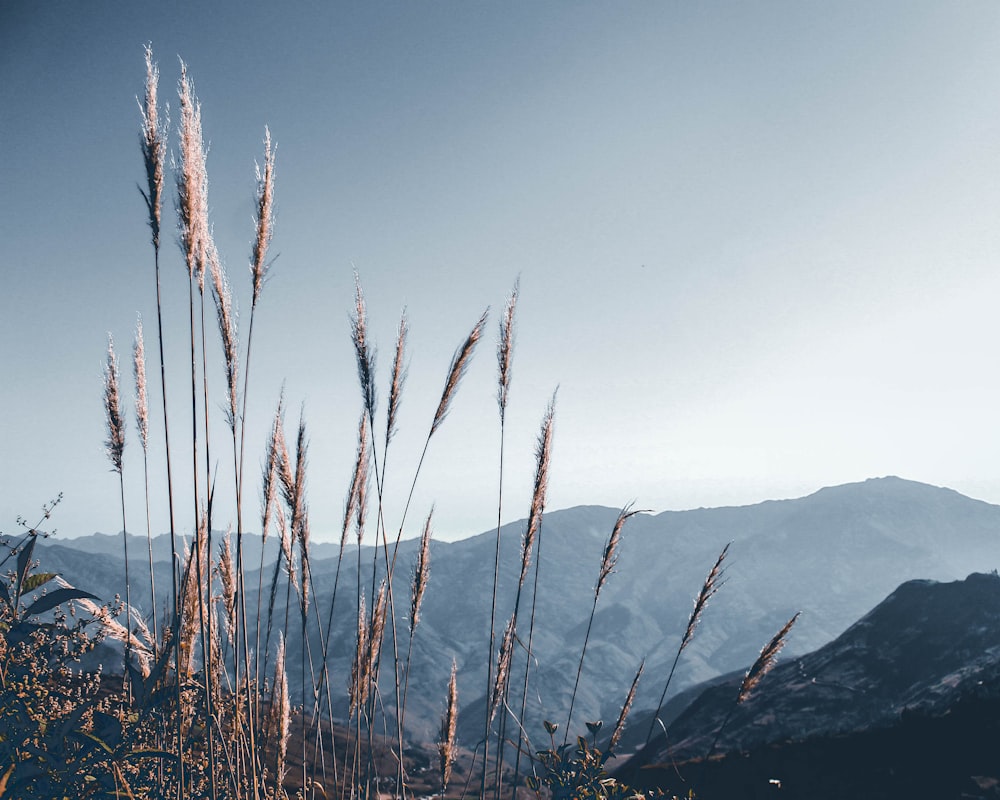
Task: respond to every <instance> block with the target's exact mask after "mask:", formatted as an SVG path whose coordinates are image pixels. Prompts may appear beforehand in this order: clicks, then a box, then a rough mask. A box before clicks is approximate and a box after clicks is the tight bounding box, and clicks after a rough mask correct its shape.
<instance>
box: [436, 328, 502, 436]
mask: <svg viewBox="0 0 1000 800" xmlns="http://www.w3.org/2000/svg"><path fill="white" fill-rule="evenodd" d="M489 313H490V310H489V309H488V308H487V309H486V310H485V311H484V312H483V315H482V316H481V317H480V318H479V321H478V322H477V323H476V324H475V325H474V326H473V328H472V330H471V331H470V332H469V335H468V337H466V339H465V341H464V342H463V343H462V344H461V346H459V348H458V349H457V350H456V351H455V355H454V356H452V359H451V366H450V367H449V368H448V379H447V380H446V381H445V383H444V391H443V392H442V393H441V402H439V403H438V407H437V411H436V412H434V421H433V422H432V423H431V431H430V433H429V434H428V436H433V435H434V432H435V431H436V430H437V429H438V428H439V427H441V423H442V422H444V418H445V417H446V416H447V415H448V409H449V408H450V407H451V401H452V400H453V399H454V397H455V392H457V391H458V385H459V384H460V383H461V382H462V377H463V376H464V375H465V371H466V370H467V369H468V368H469V361H470V360H471V359H472V354H473V353H474V352H475V350H476V345H477V344H478V343H479V340H480V339H481V338H482V335H483V327H484V326H485V325H486V318H487V316H488V315H489Z"/></svg>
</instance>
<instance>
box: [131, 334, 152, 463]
mask: <svg viewBox="0 0 1000 800" xmlns="http://www.w3.org/2000/svg"><path fill="white" fill-rule="evenodd" d="M132 372H133V374H134V375H135V423H136V427H137V428H138V430H139V441H140V442H142V449H143V452H148V450H149V397H148V394H147V392H146V345H145V343H144V342H143V338H142V317H139V318H138V319H137V320H136V323H135V342H134V343H133V345H132Z"/></svg>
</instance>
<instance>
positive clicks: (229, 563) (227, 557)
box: [216, 533, 236, 645]
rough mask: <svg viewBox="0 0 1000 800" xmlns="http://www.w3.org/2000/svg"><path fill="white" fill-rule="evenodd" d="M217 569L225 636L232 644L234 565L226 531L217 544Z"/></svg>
mask: <svg viewBox="0 0 1000 800" xmlns="http://www.w3.org/2000/svg"><path fill="white" fill-rule="evenodd" d="M216 569H217V571H218V575H219V583H220V584H221V586H222V608H223V610H224V611H225V615H226V636H227V638H228V640H229V644H230V645H232V643H233V637H234V636H235V635H236V565H235V563H234V562H233V550H232V547H231V546H230V544H229V534H228V533H227V534H226V535H225V536H224V537H223V539H222V543H221V544H220V545H219V560H218V566H217V568H216Z"/></svg>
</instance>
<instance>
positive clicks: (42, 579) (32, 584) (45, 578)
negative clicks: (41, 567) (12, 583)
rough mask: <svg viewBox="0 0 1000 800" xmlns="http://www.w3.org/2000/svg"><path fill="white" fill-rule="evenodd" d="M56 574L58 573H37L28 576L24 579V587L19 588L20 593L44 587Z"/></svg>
mask: <svg viewBox="0 0 1000 800" xmlns="http://www.w3.org/2000/svg"><path fill="white" fill-rule="evenodd" d="M58 574H59V573H58V572H39V573H37V574H35V575H29V576H28V577H27V578H25V580H24V585H23V586H21V591H22V592H33V591H35V589H37V588H39V587H40V586H44V585H45V584H46V583H48V582H49V581H50V580H52V579H53V578H54V577H56V575H58Z"/></svg>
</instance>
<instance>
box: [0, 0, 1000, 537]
mask: <svg viewBox="0 0 1000 800" xmlns="http://www.w3.org/2000/svg"><path fill="white" fill-rule="evenodd" d="M998 34H1000V6H997V5H996V4H995V3H992V2H964V3H962V4H953V3H945V2H875V3H872V2H856V3H852V2H845V3H826V2H762V3H754V4H748V3H737V2H700V3H682V2H658V3H652V2H648V3H639V2H636V3H587V2H576V3H547V4H537V3H508V4H486V3H458V2H437V3H429V2H419V3H412V2H410V3H368V4H347V3H339V2H334V3H305V2H304V3H296V4H287V5H276V4H273V3H271V4H264V3H256V2H241V3H228V2H226V3H213V4H202V3H169V4H168V3H146V2H136V3H112V2H90V3H79V2H47V3H31V2H21V1H20V0H14V1H13V2H12V1H11V0H6V1H5V2H3V3H0V145H2V147H3V152H4V156H5V157H4V158H3V159H2V160H0V187H2V192H0V274H2V280H3V286H4V288H3V291H2V293H0V335H2V337H3V338H2V341H3V343H4V350H3V358H4V361H5V370H4V374H5V377H6V380H5V381H4V382H3V385H2V386H0V403H2V408H3V409H4V412H5V413H4V414H3V418H4V420H5V422H4V429H3V435H2V439H3V445H4V458H3V459H2V460H0V482H2V485H3V486H4V490H3V492H2V494H0V529H2V530H4V531H7V532H12V531H13V530H14V529H15V527H16V526H15V524H14V519H15V517H16V516H17V515H18V514H22V515H24V516H27V517H33V516H34V514H35V509H37V508H38V507H39V506H40V505H41V503H42V502H44V501H45V500H47V499H48V498H49V497H51V496H53V495H55V494H56V493H57V492H60V491H62V492H64V493H65V500H64V502H63V505H62V506H61V508H60V509H59V511H58V513H57V515H56V519H55V525H56V527H57V528H59V530H60V532H61V534H62V535H73V534H77V533H89V532H92V531H94V530H102V531H106V532H111V531H115V530H119V529H120V527H121V522H120V518H119V511H118V495H117V491H118V490H117V479H116V477H115V476H113V475H112V474H111V473H110V472H108V466H107V461H106V459H105V457H104V455H103V451H102V441H103V439H104V430H103V425H104V422H103V413H102V408H101V366H102V360H103V355H104V348H105V337H106V334H107V332H109V331H110V332H112V333H113V334H114V335H115V338H116V341H117V342H118V345H119V348H120V349H121V351H122V352H123V354H124V353H127V351H128V347H129V343H130V341H131V336H132V328H133V325H134V321H135V316H136V314H137V313H141V314H142V316H143V319H144V321H145V324H146V328H147V337H151V336H152V332H153V328H154V322H155V318H156V307H155V295H154V284H153V266H152V251H151V247H150V245H149V241H148V231H147V228H146V226H145V221H144V208H143V204H142V199H141V198H140V196H139V193H138V191H137V189H136V185H137V183H138V182H139V181H140V180H142V178H143V173H142V164H141V160H140V155H139V147H138V124H139V112H138V108H137V105H136V100H135V98H136V96H137V95H139V94H140V93H141V91H142V81H143V55H142V46H143V45H144V44H145V43H146V42H151V43H152V46H153V49H154V53H155V57H156V59H157V60H158V62H159V64H160V71H161V86H160V88H161V95H162V97H163V98H164V99H165V100H168V101H169V102H170V105H171V109H172V110H173V109H175V108H176V105H177V103H176V91H175V89H176V81H177V77H178V75H179V68H178V60H177V58H178V56H180V57H183V58H184V60H185V61H186V62H187V63H188V65H189V68H190V72H191V75H192V76H193V78H194V81H195V85H196V89H197V92H198V95H199V97H200V99H201V101H202V103H203V121H204V127H205V138H206V140H207V141H208V142H209V143H210V152H209V159H208V167H209V176H210V181H211V187H210V202H211V206H212V219H213V224H214V229H215V233H216V239H217V242H218V244H219V248H220V251H221V253H222V256H223V259H224V261H225V263H226V267H227V269H228V271H229V273H230V277H231V279H232V281H233V283H234V286H235V288H236V291H237V294H238V296H239V301H240V307H241V308H242V309H243V310H244V312H248V311H249V282H248V278H247V272H246V263H247V257H248V253H249V247H250V239H251V236H252V221H251V216H252V193H253V165H254V160H255V159H259V158H260V157H261V138H262V135H263V129H264V126H265V125H269V126H270V129H271V131H272V135H273V138H274V140H275V142H276V144H277V175H278V177H277V215H278V218H277V229H276V233H275V238H274V243H273V252H275V253H277V254H278V257H277V259H276V261H275V263H274V266H273V272H272V275H273V277H272V279H271V282H270V284H269V285H268V286H267V289H266V291H265V294H264V296H263V298H262V301H261V307H260V309H259V314H260V316H259V317H258V320H257V322H255V326H257V325H259V327H255V332H254V340H255V344H254V347H255V354H254V357H253V358H254V361H253V364H252V366H251V369H252V381H251V388H250V402H249V412H248V430H249V433H248V437H249V442H250V450H249V458H248V463H249V466H248V478H247V480H248V481H249V482H250V483H251V484H252V486H253V488H252V489H251V490H250V491H249V492H248V497H249V498H250V503H249V505H250V507H251V509H252V510H251V512H250V517H251V518H253V516H254V515H255V514H256V502H257V491H258V490H257V488H256V486H257V465H258V464H259V462H260V459H261V456H262V453H263V448H264V437H265V431H266V427H267V424H268V419H269V417H270V414H271V413H272V412H273V409H274V406H275V404H276V402H277V398H278V396H279V393H280V391H281V387H282V385H284V387H285V392H286V397H287V402H288V406H289V415H288V424H289V425H290V426H291V425H294V423H295V421H296V419H297V416H298V412H299V409H300V407H303V408H304V410H305V415H306V420H307V423H308V425H309V430H310V437H311V450H310V472H309V475H310V477H309V487H310V507H311V512H312V519H313V528H314V531H315V535H317V536H319V537H324V538H325V536H326V535H327V534H328V533H329V534H330V535H332V531H334V530H336V529H337V528H338V526H339V524H340V522H339V518H340V514H341V509H342V502H343V496H344V493H345V491H346V487H347V482H348V479H349V470H350V461H351V459H352V457H353V450H354V442H353V437H354V428H355V420H356V418H357V414H358V411H359V402H360V395H359V392H358V390H357V387H356V384H355V378H354V367H353V363H352V351H351V346H350V341H349V314H350V311H351V307H352V300H353V298H352V291H353V270H355V269H356V270H357V271H358V273H359V274H360V276H361V280H362V283H363V285H364V288H365V291H366V295H367V299H368V305H369V312H370V316H371V324H372V328H373V334H374V335H375V337H376V339H377V340H378V342H379V344H380V365H381V367H382V370H383V372H382V383H381V386H380V388H381V391H382V394H383V397H384V393H385V390H384V385H385V378H384V372H385V370H386V369H387V368H388V365H389V362H390V360H391V350H392V337H393V334H394V330H395V325H396V322H397V319H398V314H399V312H400V310H401V308H403V307H404V306H405V307H406V308H407V311H408V314H409V317H410V322H411V336H412V338H411V341H412V350H411V357H410V372H409V374H410V379H409V383H408V385H407V393H406V396H405V398H404V401H403V403H404V405H403V417H402V420H401V430H400V434H399V437H398V439H397V440H395V441H394V443H393V450H392V451H391V454H390V467H389V474H388V477H387V490H386V491H387V495H388V497H389V498H390V499H389V500H388V502H387V512H388V515H389V518H390V520H392V519H393V518H395V519H396V520H398V514H399V509H400V506H401V501H400V500H399V498H401V497H403V496H405V493H406V490H407V489H408V486H409V481H410V477H411V475H412V472H413V469H414V468H415V465H416V461H417V458H418V457H419V448H420V445H421V444H422V441H423V437H424V435H425V433H426V430H427V427H428V425H429V422H430V418H431V415H432V414H433V411H434V408H435V407H436V405H437V400H438V397H439V394H440V391H441V385H442V383H443V381H444V376H445V372H446V370H447V366H448V361H449V359H450V357H451V353H452V350H453V349H454V347H455V346H456V345H457V344H458V343H459V341H461V339H462V338H463V337H464V335H465V334H466V332H467V331H468V329H469V328H470V327H471V325H472V323H473V322H474V321H475V320H476V318H477V317H478V316H479V314H480V313H481V311H482V310H483V308H485V307H486V306H487V305H490V306H492V308H493V312H494V313H493V316H492V318H491V321H490V327H489V334H488V336H487V338H486V341H485V342H484V343H483V347H482V349H481V350H480V352H479V353H478V356H477V359H476V361H475V363H474V365H473V368H472V369H471V370H470V372H469V374H468V376H467V378H466V381H465V383H464V385H463V387H462V390H461V392H460V394H459V395H458V397H457V400H456V403H455V406H454V409H453V412H452V414H451V416H450V417H449V419H448V421H447V424H446V425H445V426H444V427H443V428H442V429H441V430H440V431H439V433H438V434H436V435H435V437H434V441H433V442H432V446H431V448H430V453H429V455H428V461H427V464H426V466H425V471H424V472H423V473H422V475H421V478H420V482H419V484H418V487H417V492H416V495H415V498H414V516H413V518H412V525H411V526H410V527H412V528H413V530H412V531H409V530H408V532H409V533H416V532H417V530H416V527H417V525H418V524H419V519H420V518H421V517H422V516H423V514H425V513H426V510H427V509H428V508H429V507H430V505H431V504H432V503H436V508H437V512H436V518H437V531H438V535H440V536H442V537H456V536H461V535H467V534H471V533H477V532H480V531H482V530H486V529H488V528H489V527H490V526H491V525H493V524H495V521H496V480H497V467H496V463H497V458H498V422H497V413H496V405H495V401H494V394H495V377H494V373H495V358H494V354H493V352H492V350H493V345H494V339H495V331H496V322H497V319H498V315H499V311H500V309H501V308H502V305H503V302H504V299H505V296H506V295H507V293H508V292H509V290H510V288H511V286H512V285H513V283H514V281H515V280H516V279H517V278H518V277H520V281H521V290H522V298H521V303H520V306H519V317H518V348H517V352H516V355H515V366H514V383H513V389H512V398H511V407H510V413H509V426H508V438H507V449H506V458H507V464H506V466H507V473H506V487H505V499H504V509H503V516H504V519H515V518H518V517H521V516H524V514H525V513H526V511H527V508H528V503H529V499H530V498H529V493H530V484H531V479H532V471H533V447H534V439H535V436H536V433H537V427H538V423H539V421H540V419H541V416H542V413H543V411H544V408H545V404H546V402H547V401H548V398H549V397H550V395H551V393H552V392H553V390H554V389H555V387H556V386H558V387H559V395H558V401H557V411H556V440H555V448H554V463H553V467H552V477H551V489H550V496H549V506H550V508H560V507H566V506H571V505H578V504H585V503H595V504H603V505H611V506H620V505H622V504H624V503H626V502H628V501H630V500H636V501H637V502H638V504H639V505H640V506H642V507H648V508H653V509H657V510H664V509H680V508H689V507H695V506H702V505H705V506H715V505H727V504H743V503H750V502H757V501H760V500H764V499H768V498H777V497H790V496H798V495H801V494H805V493H808V492H810V491H813V490H815V489H818V488H820V487H821V486H823V485H829V484H834V483H843V482H847V481H854V480H861V479H864V478H867V477H872V476H876V475H885V474H898V475H901V476H904V477H909V478H913V479H916V480H922V481H926V482H929V483H935V484H939V485H947V486H951V487H952V488H955V489H958V490H960V491H964V492H966V493H968V494H971V495H973V496H976V497H981V498H983V499H986V500H989V501H991V502H1000V457H998V453H1000V422H998V412H997V409H1000V377H998V376H1000V370H998V369H997V366H996V365H997V363H998V352H1000V315H998V314H997V313H996V307H997V301H998V299H1000V276H998V271H997V269H996V266H997V262H998V258H1000V225H998V220H1000V49H998V48H997V47H996V42H997V41H998ZM171 116H172V117H173V118H174V119H175V120H176V114H175V113H172V115H171ZM174 134H175V131H173V130H172V131H171V137H172V140H173V137H174ZM166 211H167V215H168V218H169V219H172V216H171V215H170V212H171V211H172V200H171V201H169V202H168V207H167V209H166ZM175 238H176V237H174V236H173V234H172V232H171V233H170V235H168V236H166V237H165V240H166V241H165V246H164V255H163V275H164V294H165V309H164V311H165V315H166V318H165V325H166V328H167V330H166V334H165V336H166V343H167V358H168V369H169V370H170V374H169V375H168V385H169V386H170V387H171V388H172V390H173V391H174V392H177V394H176V395H172V397H175V399H172V400H171V409H170V413H171V433H172V446H174V447H176V448H177V450H178V455H176V456H175V458H176V459H178V461H179V463H180V464H183V465H185V466H186V465H187V463H188V461H189V458H190V454H189V453H187V455H184V450H183V449H182V448H183V447H184V444H185V441H186V440H185V439H184V435H185V434H186V432H187V431H188V430H189V428H190V416H189V412H188V411H187V408H186V406H185V404H184V396H183V393H182V392H181V387H182V385H183V379H184V375H185V362H184V349H185V347H187V346H188V344H187V338H186V314H187V310H186V299H187V290H186V276H185V274H184V270H183V265H182V261H181V257H180V253H179V249H178V248H177V246H176V242H175ZM243 324H244V331H243V332H244V334H245V324H246V318H245V317H244V319H243ZM152 344H153V340H152V339H151V338H148V339H147V348H150V349H151V348H152ZM212 346H213V347H217V344H216V343H215V341H214V340H213V342H212ZM216 352H218V351H217V350H216ZM214 367H215V373H216V374H215V375H214V376H213V378H212V380H213V381H221V366H220V364H219V362H218V361H217V360H216V361H215V362H214ZM153 386H154V389H155V390H156V391H159V388H158V384H156V383H154V384H153ZM220 386H221V383H220ZM216 397H217V398H218V399H219V400H221V397H222V395H221V394H216ZM383 407H384V402H383ZM212 424H213V426H214V427H213V430H214V434H213V436H214V437H217V441H215V440H213V449H214V451H215V452H217V453H219V470H218V487H219V489H218V491H219V494H220V497H222V496H225V495H226V493H227V492H228V491H229V486H230V485H231V482H232V481H231V477H230V475H229V469H228V465H229V461H228V460H226V457H225V456H226V454H227V452H228V451H227V450H226V449H225V445H226V440H225V437H224V436H223V433H224V429H223V420H222V416H221V413H220V414H219V415H218V416H217V417H214V418H213V420H212ZM159 425H160V423H159V421H158V420H155V419H154V432H153V434H152V436H153V441H154V448H153V451H152V452H151V457H152V459H153V464H154V467H153V472H152V473H151V481H152V491H153V505H152V517H153V528H154V530H166V527H167V525H166V521H165V520H166V513H165V500H164V499H163V495H164V494H165V492H164V491H163V484H164V481H163V477H162V469H161V468H160V466H159V465H160V464H161V463H162V452H161V447H160V445H159V442H160V441H161V440H162V430H161V428H160V427H159ZM175 469H179V467H175ZM125 479H126V491H127V493H128V497H127V504H128V509H129V516H130V519H131V520H133V521H135V522H131V521H130V524H129V527H130V528H132V529H133V530H136V531H140V530H144V524H141V523H139V522H138V520H140V519H141V518H142V517H143V516H144V514H143V505H142V460H141V456H140V451H139V448H138V446H137V443H136V437H135V436H134V434H133V435H132V437H131V442H130V443H129V445H128V446H127V451H126V467H125ZM180 494H181V497H180V498H179V499H178V501H177V503H178V507H179V511H178V518H179V520H180V521H181V523H182V524H183V526H186V527H188V528H189V527H190V525H191V518H192V517H193V514H192V513H191V512H190V510H189V509H190V499H189V498H186V497H184V493H183V492H180ZM394 515H395V517H394ZM217 522H218V524H219V525H220V526H222V525H224V522H225V520H222V521H218V520H217ZM396 524H398V522H397V523H393V522H391V521H390V527H395V525H396ZM247 527H248V528H254V526H253V525H250V524H248V525H247Z"/></svg>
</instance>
